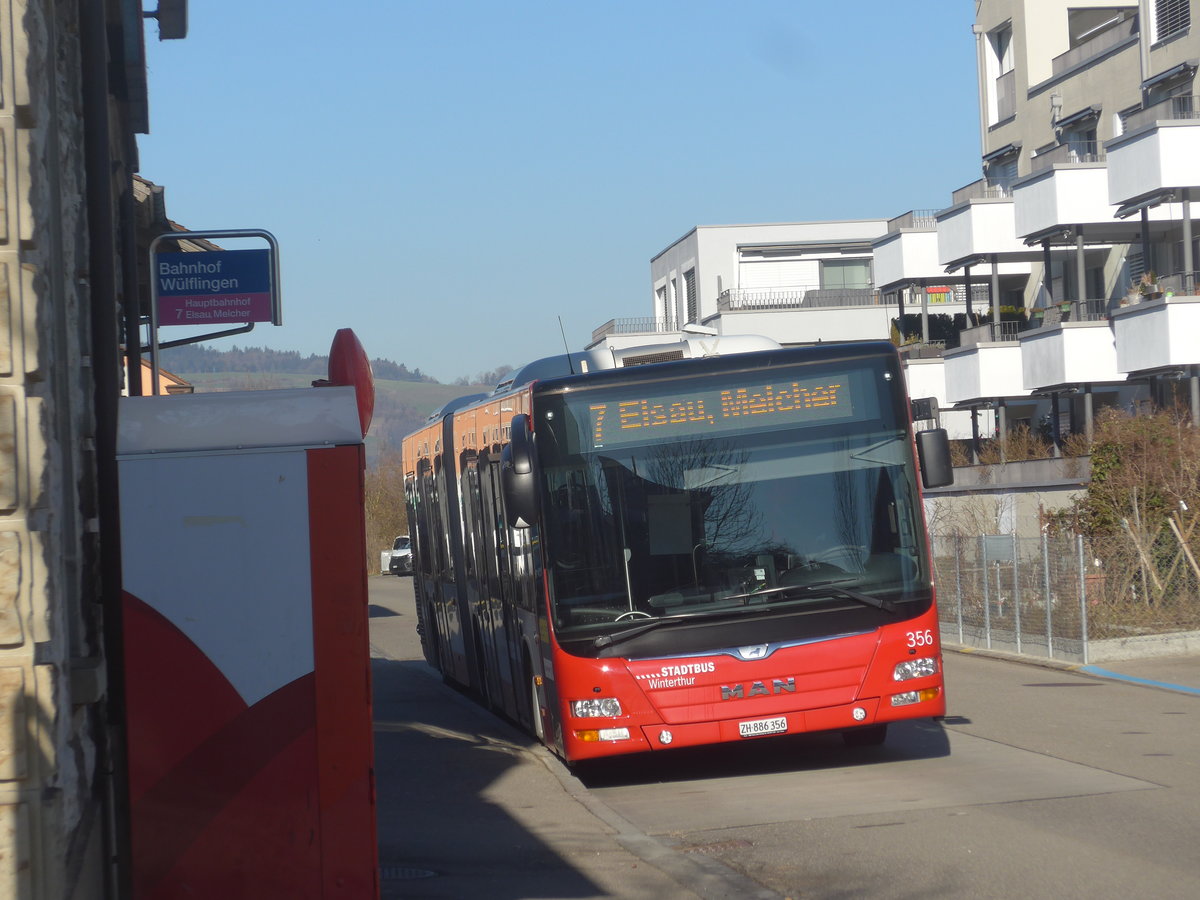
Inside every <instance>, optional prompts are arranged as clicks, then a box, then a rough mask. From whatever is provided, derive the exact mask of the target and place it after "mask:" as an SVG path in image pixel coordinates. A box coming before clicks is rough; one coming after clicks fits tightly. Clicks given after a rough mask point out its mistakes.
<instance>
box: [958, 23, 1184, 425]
mask: <svg viewBox="0 0 1200 900" xmlns="http://www.w3.org/2000/svg"><path fill="white" fill-rule="evenodd" d="M1198 7H1200V3H1197V2H1196V0H1140V2H1133V0H1087V2H1086V3H1083V2H1072V0H980V2H978V3H977V4H976V20H975V25H974V32H975V36H976V41H977V51H978V66H979V88H980V91H979V93H980V134H981V147H982V163H983V171H984V178H983V179H982V180H981V181H980V182H978V183H977V184H976V185H973V186H970V191H968V193H973V194H974V195H976V196H974V197H972V198H970V199H968V200H967V201H966V203H965V205H964V204H962V203H958V204H955V205H952V206H951V207H950V208H949V209H948V210H943V211H941V212H939V213H938V216H937V220H938V226H937V230H938V237H939V245H940V246H941V247H943V248H946V247H954V248H955V249H954V250H953V251H952V252H948V253H943V258H942V260H941V261H943V262H952V261H950V260H948V259H947V257H949V256H957V257H958V259H957V261H958V262H961V261H963V260H965V259H967V258H968V257H971V255H972V253H973V252H974V251H976V250H979V251H986V250H987V249H988V248H985V247H982V246H979V245H978V243H977V240H976V235H975V234H973V233H972V232H971V231H970V229H969V228H968V227H965V226H967V225H968V224H971V220H972V219H973V220H974V223H975V224H977V223H978V222H979V221H981V217H982V216H983V215H985V211H986V214H989V215H991V217H992V224H997V223H999V221H1000V219H1001V218H1003V220H1004V223H1005V225H1004V228H1007V222H1009V221H1011V223H1012V224H1011V231H1005V233H1003V234H1002V235H1000V234H997V235H996V236H995V237H994V239H999V240H1000V241H1001V242H1002V243H1007V245H1008V247H1007V251H1005V250H1000V251H999V252H998V253H996V254H993V255H991V256H990V259H991V261H993V262H994V261H996V260H999V261H1001V262H1004V261H1008V262H1018V261H1022V262H1025V263H1027V264H1028V265H1029V267H1030V268H1029V274H1028V276H1027V278H1026V280H1025V283H1024V284H1023V285H1022V286H1021V295H1022V306H1023V307H1025V308H1026V309H1028V310H1030V311H1031V315H1030V316H1029V321H1028V322H1027V323H1026V327H1024V328H1022V329H1021V330H1020V331H1019V332H1018V333H1016V334H1012V333H1005V334H999V333H993V334H990V335H985V336H986V337H988V338H990V340H989V341H986V342H984V343H983V344H980V345H978V346H977V347H976V348H975V349H974V350H965V349H964V350H958V351H951V352H948V353H947V354H946V366H947V369H948V371H949V370H953V371H954V373H955V374H954V375H953V376H948V380H950V381H952V382H954V383H963V382H964V381H968V382H972V383H973V384H974V385H975V390H977V391H978V392H979V393H981V394H984V395H994V396H1004V395H1005V392H1006V391H1007V390H1008V389H1011V383H1012V378H1011V376H1012V370H1011V360H1012V351H1013V349H1014V347H1015V349H1016V350H1017V351H1018V355H1019V359H1020V366H1021V387H1022V389H1023V390H1026V391H1028V392H1029V393H1030V395H1031V396H1047V397H1050V398H1051V399H1052V400H1053V402H1054V403H1055V405H1056V407H1059V409H1060V411H1061V418H1060V417H1059V416H1056V417H1055V421H1056V423H1060V424H1063V425H1065V424H1066V420H1067V419H1069V420H1070V423H1071V424H1070V427H1071V428H1072V430H1081V428H1083V429H1086V428H1088V427H1090V421H1091V415H1092V413H1093V410H1094V407H1095V405H1096V404H1103V403H1113V404H1121V405H1133V406H1138V405H1143V404H1146V403H1148V402H1149V401H1150V400H1151V399H1152V400H1154V401H1156V402H1158V403H1160V404H1165V403H1168V402H1171V401H1172V400H1175V401H1178V400H1180V399H1185V400H1188V401H1190V403H1191V405H1192V409H1193V415H1197V414H1198V413H1200V391H1198V384H1197V372H1198V370H1197V364H1198V363H1200V350H1192V349H1191V348H1190V347H1189V348H1188V349H1187V350H1184V349H1183V348H1182V346H1180V344H1181V341H1180V340H1179V337H1180V336H1181V335H1183V334H1186V333H1188V330H1189V329H1194V328H1195V327H1196V326H1197V325H1200V318H1197V317H1198V316H1200V303H1198V300H1197V298H1195V297H1194V296H1192V295H1194V294H1195V287H1196V282H1195V276H1194V274H1193V273H1194V271H1195V268H1196V265H1197V264H1196V259H1197V256H1198V254H1197V247H1196V242H1195V238H1194V237H1193V232H1194V227H1193V223H1192V216H1191V208H1190V199H1191V198H1190V191H1191V190H1192V188H1193V187H1194V186H1195V185H1196V184H1197V182H1198V181H1200V152H1198V151H1200V143H1198V142H1200V104H1197V103H1196V102H1194V100H1195V86H1194V76H1195V73H1196V68H1197V58H1198V57H1200V31H1197V30H1196V28H1197V27H1200V21H1197V15H1198V13H1200V8H1198ZM1001 210H1002V211H1003V212H1000V211H1001ZM974 258H975V259H976V260H977V261H979V262H984V261H987V260H988V259H989V254H987V253H986V252H980V253H979V255H978V256H977V257H974ZM1143 285H1144V287H1143ZM1010 289H1011V288H1010ZM1190 333H1192V334H1195V333H1197V332H1196V331H1195V330H1191V332H1190ZM1172 337H1174V338H1175V341H1174V342H1172ZM1181 381H1184V382H1186V383H1187V385H1186V388H1184V389H1181V388H1182V387H1183V386H1182V385H1181V384H1180V382H1181ZM1010 396H1011V395H1010ZM951 399H953V400H955V402H957V403H963V402H972V400H973V399H976V398H969V397H961V396H959V397H954V396H952V398H951ZM1060 404H1061V406H1060Z"/></svg>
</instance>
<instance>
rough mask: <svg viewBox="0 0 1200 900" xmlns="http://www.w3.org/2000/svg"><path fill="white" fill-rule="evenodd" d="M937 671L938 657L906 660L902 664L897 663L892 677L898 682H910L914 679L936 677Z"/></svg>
mask: <svg viewBox="0 0 1200 900" xmlns="http://www.w3.org/2000/svg"><path fill="white" fill-rule="evenodd" d="M937 670H938V665H937V657H936V656H922V657H921V658H920V659H906V660H904V662H902V663H896V671H895V672H893V673H892V677H893V678H895V679H896V680H897V681H908V680H909V679H912V678H924V677H925V676H926V675H936V674H937Z"/></svg>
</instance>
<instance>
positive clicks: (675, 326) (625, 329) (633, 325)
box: [592, 317, 679, 341]
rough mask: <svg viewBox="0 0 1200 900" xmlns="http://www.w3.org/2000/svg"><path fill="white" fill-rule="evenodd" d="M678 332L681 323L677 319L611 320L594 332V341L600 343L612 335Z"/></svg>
mask: <svg viewBox="0 0 1200 900" xmlns="http://www.w3.org/2000/svg"><path fill="white" fill-rule="evenodd" d="M678 330H679V323H678V322H677V321H676V320H675V319H655V318H650V317H643V318H632V319H609V320H608V321H607V322H605V323H604V324H603V325H601V326H600V327H599V328H597V329H596V330H595V331H593V332H592V340H593V341H598V340H600V339H601V338H604V337H606V336H608V335H610V334H659V333H662V332H670V331H678Z"/></svg>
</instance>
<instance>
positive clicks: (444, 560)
mask: <svg viewBox="0 0 1200 900" xmlns="http://www.w3.org/2000/svg"><path fill="white" fill-rule="evenodd" d="M433 468H434V479H433V483H434V490H435V497H434V502H435V511H434V514H433V520H434V522H435V523H436V526H435V527H436V532H437V533H436V539H437V561H438V562H437V566H436V573H435V577H436V579H437V583H438V584H437V587H438V601H439V604H440V606H441V617H442V628H443V634H444V635H445V641H446V646H447V648H448V650H449V657H448V659H447V660H446V663H447V667H446V668H445V669H444V670H443V672H444V674H446V675H448V676H449V677H450V678H451V679H453V680H454V681H456V682H458V683H459V684H461V685H464V686H468V685H470V683H471V667H470V665H469V661H468V659H467V637H466V634H465V630H466V628H467V627H468V625H469V623H467V622H464V621H463V615H462V607H461V606H460V604H459V597H458V583H457V580H456V578H455V562H454V561H455V558H456V555H457V554H455V552H454V546H453V545H454V540H455V538H454V519H453V517H452V515H451V508H450V504H451V502H452V498H453V496H454V484H453V480H452V477H451V473H450V472H448V471H447V469H448V467H447V466H446V464H445V458H444V456H443V454H438V456H437V457H435V459H434V464H433Z"/></svg>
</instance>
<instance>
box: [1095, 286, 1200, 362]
mask: <svg viewBox="0 0 1200 900" xmlns="http://www.w3.org/2000/svg"><path fill="white" fill-rule="evenodd" d="M1112 327H1113V334H1114V336H1115V342H1116V354H1117V370H1118V371H1119V372H1122V373H1139V372H1153V371H1156V370H1163V369H1172V368H1181V367H1185V366H1195V365H1200V342H1197V341H1196V335H1197V334H1200V297H1196V296H1191V297H1183V296H1173V297H1167V296H1163V297H1161V298H1159V299H1156V300H1144V301H1142V302H1141V303H1136V304H1133V305H1131V306H1122V307H1120V308H1118V309H1114V310H1113V311H1112Z"/></svg>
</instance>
